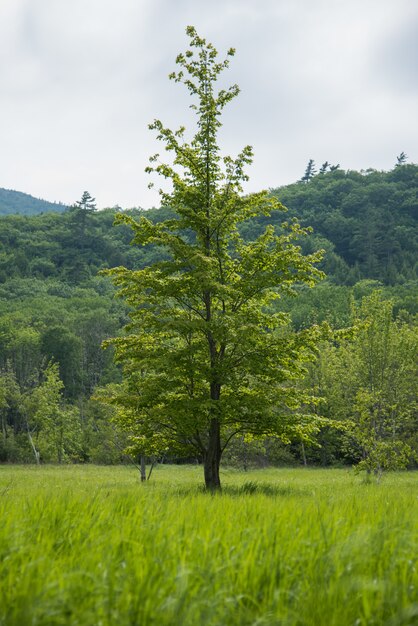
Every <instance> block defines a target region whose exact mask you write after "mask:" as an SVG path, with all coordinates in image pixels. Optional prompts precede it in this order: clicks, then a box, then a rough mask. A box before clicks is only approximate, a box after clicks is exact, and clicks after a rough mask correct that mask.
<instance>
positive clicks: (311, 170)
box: [300, 159, 316, 183]
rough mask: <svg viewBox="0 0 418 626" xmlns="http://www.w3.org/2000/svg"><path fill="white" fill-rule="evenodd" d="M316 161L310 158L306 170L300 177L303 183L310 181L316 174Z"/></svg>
mask: <svg viewBox="0 0 418 626" xmlns="http://www.w3.org/2000/svg"><path fill="white" fill-rule="evenodd" d="M315 174H316V169H315V161H314V160H313V159H309V162H308V165H307V166H306V170H305V173H304V175H303V176H302V178H301V179H300V180H301V182H302V183H309V181H310V180H311V179H312V178H313V177H314V176H315Z"/></svg>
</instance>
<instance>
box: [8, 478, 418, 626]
mask: <svg viewBox="0 0 418 626" xmlns="http://www.w3.org/2000/svg"><path fill="white" fill-rule="evenodd" d="M222 480H223V485H224V489H223V493H222V494H219V495H215V496H212V495H210V494H207V493H204V492H203V491H202V489H201V483H202V469H201V468H199V467H168V466H162V467H158V468H157V469H156V470H154V474H153V476H152V478H151V481H150V482H149V483H147V484H143V485H141V484H140V483H139V481H138V473H137V471H136V470H135V469H131V468H127V467H93V466H84V467H83V466H78V467H62V468H58V467H41V468H36V467H0V625H1V626H55V625H63V624H71V626H78V625H80V626H110V625H115V626H128V625H130V626H134V625H135V626H136V625H138V626H148V625H151V624H152V625H155V626H157V625H158V626H165V625H179V626H200V625H202V626H203V625H204V626H215V625H216V626H218V625H219V626H229V625H232V626H235V625H237V626H246V625H250V624H251V625H254V626H256V625H257V626H262V625H263V626H264V625H270V626H273V625H275V626H276V625H286V626H290V625H292V626H293V625H300V626H302V625H305V624H306V625H312V626H321V625H324V626H333V625H335V626H345V625H350V626H360V625H361V626H363V625H364V626H371V625H380V624H385V625H387V626H394V625H398V624H399V625H401V624H402V625H407V624H411V625H412V624H418V572H417V555H418V488H417V487H418V475H417V474H413V473H404V474H391V475H388V476H386V477H384V478H383V480H382V482H381V483H380V484H364V483H363V482H362V479H361V478H360V477H358V476H355V475H354V474H353V473H351V472H349V471H347V470H304V469H296V470H295V469H292V470H263V471H254V472H247V473H241V472H237V471H233V470H224V471H223V472H222Z"/></svg>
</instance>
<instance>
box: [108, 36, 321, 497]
mask: <svg viewBox="0 0 418 626" xmlns="http://www.w3.org/2000/svg"><path fill="white" fill-rule="evenodd" d="M187 34H188V35H189V37H190V48H189V49H188V50H187V52H186V53H185V54H180V55H179V56H178V57H177V64H178V65H179V66H180V69H179V71H178V72H174V73H173V74H171V76H170V78H171V79H173V80H174V81H176V82H179V83H183V84H184V85H186V87H187V88H188V90H189V92H190V94H191V96H192V97H193V98H195V102H194V103H193V104H192V109H193V110H194V111H195V113H196V115H197V131H196V134H195V135H194V137H193V139H192V140H191V142H190V143H188V142H186V140H185V138H184V136H185V128H183V127H181V128H180V129H179V130H177V131H176V132H173V131H172V130H170V129H168V128H166V127H165V126H164V125H163V124H162V122H161V121H159V120H156V121H154V123H153V124H151V126H150V128H151V129H153V130H156V131H157V133H158V139H159V140H161V141H163V143H165V149H166V150H168V151H169V152H170V153H172V154H173V157H174V158H173V164H172V165H169V164H166V163H158V164H156V162H157V160H158V158H159V157H158V155H156V156H154V157H152V158H151V162H152V165H151V166H150V167H149V168H148V171H149V172H157V173H158V174H160V175H162V176H163V177H164V178H166V179H169V180H170V181H171V183H172V191H171V192H170V193H165V192H163V191H161V192H160V193H161V198H162V202H163V204H164V205H165V206H168V207H170V208H171V209H172V210H173V211H174V214H175V217H174V218H173V219H168V220H166V221H164V222H162V223H159V224H153V223H152V222H150V221H149V220H148V219H146V218H145V217H142V218H141V219H140V220H139V221H138V222H137V221H135V220H134V219H132V218H131V217H129V216H127V215H126V214H121V215H119V216H118V217H117V222H118V223H123V224H129V225H130V226H131V227H132V228H133V230H134V233H135V236H134V240H133V241H134V243H136V244H139V245H147V244H153V245H155V246H161V247H163V248H164V249H165V250H166V251H168V252H169V259H168V260H162V261H159V262H156V263H155V264H154V265H153V266H151V267H145V268H144V269H142V270H137V271H133V270H128V269H126V268H124V267H118V268H115V269H112V270H109V274H110V275H111V276H113V280H114V282H115V284H116V285H117V286H118V287H119V288H120V295H121V296H122V297H123V298H125V299H126V301H127V302H128V303H129V304H130V305H131V307H132V313H131V318H132V321H131V323H130V324H129V325H128V327H127V329H128V334H126V335H125V336H122V337H118V338H115V339H113V340H112V341H111V343H112V344H114V345H115V347H116V358H117V359H118V361H119V362H121V363H123V365H124V371H125V379H126V385H127V387H128V393H126V391H125V392H124V393H123V394H122V395H121V396H120V397H119V400H118V401H119V403H120V404H121V405H122V406H125V407H127V408H128V409H129V411H128V414H129V416H130V417H129V418H127V419H128V421H129V428H131V427H132V416H135V429H136V433H137V436H138V437H140V436H141V434H142V435H147V436H150V435H151V436H152V435H153V436H154V437H161V438H162V439H163V440H164V441H165V440H169V441H170V442H171V443H173V444H179V445H182V446H186V448H188V449H190V448H192V449H194V450H195V451H196V453H197V454H198V455H199V456H200V457H201V458H202V459H203V463H204V477H205V484H206V487H207V488H208V489H218V488H220V478H219V465H220V461H221V456H222V453H223V451H224V449H225V447H226V446H227V444H228V442H229V441H230V440H231V439H232V437H233V436H234V435H236V434H244V433H247V434H250V435H252V436H261V435H265V434H276V435H277V434H281V435H282V436H283V437H289V435H290V434H291V433H292V431H293V429H294V427H295V424H296V423H297V416H296V412H297V409H298V407H299V406H300V405H301V403H302V402H303V401H304V398H303V393H301V391H300V389H298V388H297V384H296V383H297V381H298V379H299V378H300V377H301V376H302V375H303V373H304V363H305V362H306V361H307V360H309V359H310V358H312V352H313V351H314V349H315V344H316V341H317V338H318V334H319V330H318V328H314V329H309V330H305V331H302V332H300V333H297V334H296V333H293V332H291V331H290V330H289V329H288V316H287V315H286V314H284V313H274V312H272V309H271V304H272V302H273V301H274V300H275V299H277V298H279V297H280V294H283V293H286V294H289V293H293V285H294V284H295V283H300V282H304V283H306V284H309V285H313V284H314V283H315V282H316V281H317V280H318V279H320V278H321V276H322V274H321V272H320V271H319V270H318V269H316V268H315V266H314V264H315V263H316V262H318V261H319V260H320V254H318V253H315V254H311V255H309V256H303V255H302V254H301V252H300V249H299V247H298V246H297V245H296V244H295V240H296V239H297V238H299V237H300V236H302V235H304V234H306V232H307V231H306V230H305V229H303V228H301V227H300V226H299V224H297V223H292V224H290V225H287V228H286V227H285V232H284V233H282V234H280V235H278V234H276V232H275V229H274V227H273V226H271V225H268V226H267V227H266V228H265V230H264V232H263V233H262V234H261V235H260V236H259V237H258V238H257V239H256V240H255V241H253V242H245V241H244V239H243V238H242V237H241V236H240V234H239V231H238V225H239V224H241V223H242V222H244V221H245V220H247V219H249V218H252V217H256V216H260V215H265V216H266V215H269V214H270V212H271V210H272V209H277V210H280V209H283V207H282V206H281V205H280V203H279V202H278V201H277V200H276V199H274V198H273V197H271V196H270V195H269V194H268V193H267V192H265V191H263V192H260V193H256V194H250V195H242V183H243V182H244V181H246V180H247V175H246V174H245V172H244V168H245V166H247V165H248V164H249V163H251V161H252V150H251V148H250V147H249V146H247V147H245V148H244V149H243V150H242V152H241V153H240V154H239V155H238V157H237V158H235V159H233V158H231V157H229V156H225V157H223V158H221V155H220V148H219V146H218V131H219V128H220V126H221V121H220V116H221V113H222V111H223V109H224V107H225V106H226V105H227V104H228V103H229V102H230V101H231V100H232V99H233V98H234V97H235V96H237V94H238V92H239V89H238V87H237V86H236V85H233V86H232V87H230V88H229V89H221V90H220V91H218V92H216V89H215V84H216V81H217V79H218V77H219V75H220V74H221V72H222V71H223V70H224V69H225V68H227V67H228V65H229V57H232V56H233V54H234V50H233V49H231V50H229V52H228V55H227V58H226V59H225V60H224V61H218V60H217V51H216V50H215V48H214V47H213V46H212V44H210V43H206V41H205V40H204V39H202V38H200V37H199V36H198V35H197V33H196V31H195V29H194V28H193V27H188V29H187Z"/></svg>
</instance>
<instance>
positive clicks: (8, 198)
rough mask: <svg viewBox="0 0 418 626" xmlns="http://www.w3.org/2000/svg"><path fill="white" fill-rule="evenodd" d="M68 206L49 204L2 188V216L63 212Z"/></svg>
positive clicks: (0, 210) (0, 206)
mask: <svg viewBox="0 0 418 626" xmlns="http://www.w3.org/2000/svg"><path fill="white" fill-rule="evenodd" d="M66 208H67V207H66V206H65V205H64V204H61V203H57V202H47V201H46V200H41V199H39V198H34V197H33V196H30V195H29V194H27V193H22V192H21V191H13V190H12V189H2V188H0V215H10V214H14V213H16V214H17V213H19V214H20V215H36V214H38V213H48V212H51V211H53V212H60V213H61V212H62V211H65V210H66Z"/></svg>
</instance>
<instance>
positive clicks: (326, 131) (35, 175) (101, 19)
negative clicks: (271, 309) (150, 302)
mask: <svg viewBox="0 0 418 626" xmlns="http://www.w3.org/2000/svg"><path fill="white" fill-rule="evenodd" d="M188 24H193V25H194V26H196V28H197V30H198V32H199V34H200V35H201V36H203V37H206V39H207V40H209V41H211V42H212V43H213V44H214V45H215V46H216V47H217V49H218V50H219V52H220V53H221V54H222V55H223V53H224V52H225V51H226V50H227V49H228V48H229V47H231V46H233V47H235V48H236V50H237V53H236V56H235V57H234V59H233V60H232V62H231V66H230V69H229V70H228V72H227V75H226V78H227V79H228V82H229V83H231V84H232V83H238V84H239V85H240V87H241V94H240V96H239V97H238V98H237V99H236V100H234V101H233V102H232V103H231V104H230V105H229V109H228V111H227V112H225V116H224V127H223V130H222V139H223V147H224V148H225V152H226V153H230V154H232V155H234V154H235V153H236V152H238V151H239V150H240V149H241V148H242V147H243V146H244V145H246V144H250V145H252V146H253V147H254V151H255V158H254V164H253V165H252V167H251V168H250V170H249V174H250V179H251V180H250V183H249V184H248V186H247V190H248V191H257V190H261V189H264V188H271V187H277V186H279V185H282V184H286V183H290V182H294V181H295V180H297V179H298V178H300V177H301V176H302V174H303V172H304V169H305V167H306V164H307V161H308V160H309V159H310V158H313V159H315V162H316V163H317V164H319V165H320V164H321V163H322V162H323V161H325V160H328V161H330V162H331V163H340V164H341V167H343V168H344V169H366V168H368V167H373V168H376V169H391V168H392V167H393V165H394V163H395V160H396V156H397V155H398V154H399V153H400V152H401V151H404V152H406V154H407V155H408V157H409V160H410V161H412V162H415V163H416V162H418V124H417V113H418V80H417V78H418V77H417V66H418V1H417V0H0V106H1V114H0V187H5V188H7V189H16V190H18V191H24V192H27V193H30V194H32V195H35V196H37V197H41V198H45V199H47V200H56V201H62V202H64V203H73V202H74V201H75V200H77V199H79V198H80V197H81V194H82V192H83V191H84V190H88V191H90V193H91V194H92V195H93V196H95V197H96V198H97V204H98V206H99V207H105V206H114V205H116V204H118V205H120V206H122V207H132V206H142V207H144V208H149V207H150V206H156V205H158V203H159V202H158V196H157V195H156V192H155V191H150V190H148V187H147V186H148V182H149V176H148V175H146V174H145V173H144V168H145V167H146V165H147V163H148V157H149V155H151V154H153V153H154V152H156V151H158V150H161V148H162V146H161V145H158V143H157V142H156V141H155V137H154V135H153V133H152V132H151V131H149V130H148V123H150V122H151V121H152V120H153V119H154V118H159V119H161V120H162V121H163V122H164V123H165V124H166V125H168V126H170V127H172V128H174V127H177V126H179V125H181V124H185V125H187V126H190V124H189V122H190V120H191V117H190V115H191V114H190V111H189V109H188V106H189V104H190V102H189V97H188V94H187V91H186V92H185V88H184V87H183V86H181V85H179V84H176V83H174V82H173V81H169V80H168V78H167V77H168V74H169V73H170V72H171V71H172V70H173V69H174V68H175V58H176V56H177V54H178V53H179V52H181V51H183V50H185V49H186V47H187V42H188V39H187V36H186V35H185V27H186V26H187V25H188ZM158 184H159V183H158Z"/></svg>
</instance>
